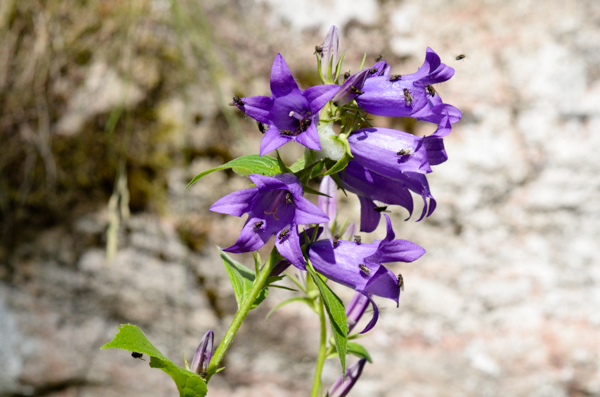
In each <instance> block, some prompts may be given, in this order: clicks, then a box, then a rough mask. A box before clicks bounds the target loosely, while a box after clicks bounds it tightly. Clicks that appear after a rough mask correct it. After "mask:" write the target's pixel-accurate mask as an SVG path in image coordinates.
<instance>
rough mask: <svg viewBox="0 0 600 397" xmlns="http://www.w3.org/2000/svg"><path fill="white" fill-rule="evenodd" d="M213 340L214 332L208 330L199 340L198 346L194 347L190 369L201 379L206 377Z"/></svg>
mask: <svg viewBox="0 0 600 397" xmlns="http://www.w3.org/2000/svg"><path fill="white" fill-rule="evenodd" d="M213 340H214V333H213V332H212V331H208V332H207V333H206V334H204V336H203V337H202V339H201V340H200V344H199V345H198V348H197V349H196V353H194V358H192V364H191V365H190V371H192V372H195V373H197V374H198V375H200V376H201V377H202V378H203V379H204V378H206V375H207V371H208V364H209V363H210V359H211V358H212V354H213Z"/></svg>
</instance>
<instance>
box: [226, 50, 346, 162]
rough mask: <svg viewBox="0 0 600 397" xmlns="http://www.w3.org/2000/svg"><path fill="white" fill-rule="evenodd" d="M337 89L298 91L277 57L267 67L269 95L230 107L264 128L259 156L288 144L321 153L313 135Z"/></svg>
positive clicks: (328, 86)
mask: <svg viewBox="0 0 600 397" xmlns="http://www.w3.org/2000/svg"><path fill="white" fill-rule="evenodd" d="M338 88H339V87H338V86H337V85H334V84H330V85H327V84H326V85H318V86H314V87H310V88H308V89H306V90H304V91H302V90H300V88H298V84H297V83H296V81H295V80H294V77H293V76H292V73H291V72H290V69H289V67H288V65H287V64H286V62H285V60H284V59H283V57H282V56H281V54H277V56H276V57H275V61H274V62H273V67H272V68H271V92H272V95H271V96H270V97H268V96H253V97H247V98H241V99H237V100H234V103H233V104H234V105H235V106H237V107H238V108H239V109H240V110H241V111H242V112H244V113H246V114H247V115H248V116H250V117H252V118H253V119H255V120H257V121H259V122H261V123H264V124H266V125H268V130H267V131H266V133H265V136H264V137H263V139H262V141H261V144H260V155H261V156H263V155H265V154H267V153H268V152H270V151H272V150H275V149H277V148H279V147H281V146H283V145H285V144H286V143H288V142H290V141H295V142H298V143H300V144H302V145H304V146H306V147H307V148H309V149H314V150H321V144H320V142H319V134H318V133H317V124H318V123H319V111H320V110H321V108H323V106H325V104H326V103H327V102H328V101H329V100H330V99H331V98H332V97H333V96H334V95H335V93H336V91H337V90H338Z"/></svg>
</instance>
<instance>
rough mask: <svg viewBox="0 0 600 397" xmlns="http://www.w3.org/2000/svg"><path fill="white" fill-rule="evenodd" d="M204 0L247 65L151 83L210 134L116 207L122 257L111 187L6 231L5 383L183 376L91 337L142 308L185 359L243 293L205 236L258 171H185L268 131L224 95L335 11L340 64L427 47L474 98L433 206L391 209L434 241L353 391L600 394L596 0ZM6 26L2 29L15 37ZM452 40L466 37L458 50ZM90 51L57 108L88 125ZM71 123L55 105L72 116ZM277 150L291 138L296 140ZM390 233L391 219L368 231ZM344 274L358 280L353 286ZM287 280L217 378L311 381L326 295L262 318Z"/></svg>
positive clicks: (403, 228) (8, 387)
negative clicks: (30, 233) (96, 201)
mask: <svg viewBox="0 0 600 397" xmlns="http://www.w3.org/2000/svg"><path fill="white" fill-rule="evenodd" d="M205 3H206V4H205V7H206V10H207V13H208V15H211V16H215V15H219V19H218V20H217V19H213V22H214V23H215V24H218V26H219V28H218V31H217V30H215V32H214V34H215V35H217V36H218V38H219V40H222V41H224V42H228V43H229V44H230V45H231V49H225V48H220V49H219V51H222V53H219V54H220V55H222V56H223V57H226V58H227V57H228V58H227V59H228V62H229V63H228V64H227V67H231V68H236V67H240V65H243V68H240V70H243V72H240V75H239V76H233V77H231V78H230V79H224V80H222V81H221V83H220V90H221V92H220V93H219V92H215V91H214V90H213V88H214V87H213V86H211V83H210V78H209V77H206V76H205V75H202V77H200V78H198V80H195V81H193V82H192V83H191V84H190V85H189V88H188V90H187V92H183V93H182V92H172V93H171V94H170V97H167V98H161V104H162V105H161V106H162V107H161V111H160V112H159V114H160V118H161V120H163V124H165V125H169V126H171V127H172V128H174V129H177V131H180V133H178V134H179V135H176V137H175V138H174V142H175V143H173V144H174V145H175V146H177V147H185V148H188V147H191V148H192V150H195V151H197V152H199V153H201V155H199V156H197V157H195V158H194V159H193V161H192V162H191V163H190V164H189V165H180V166H177V167H173V168H172V169H170V170H169V174H168V202H167V203H166V206H165V212H164V213H163V214H162V215H160V216H159V215H157V214H156V212H149V211H148V212H140V213H136V214H134V215H132V216H131V218H130V219H129V220H124V221H123V223H122V227H121V230H120V234H119V246H118V251H117V254H116V256H115V258H114V261H113V262H112V263H111V264H107V263H106V262H107V261H106V250H105V243H106V240H105V232H106V228H107V226H108V219H109V215H108V214H107V213H106V211H105V210H103V209H101V208H94V209H93V210H90V211H88V212H87V213H84V214H81V215H77V216H76V219H74V220H69V222H65V224H61V223H59V224H58V225H55V226H52V227H47V228H43V229H40V230H39V233H37V234H36V235H35V236H34V237H32V238H30V239H29V240H27V241H21V242H19V245H18V246H17V247H10V255H7V254H5V253H6V252H9V249H8V247H5V248H3V249H2V250H0V254H2V255H4V256H2V255H0V259H1V258H4V259H3V260H5V263H6V266H4V268H2V267H1V266H0V319H1V320H0V368H1V370H0V395H7V396H22V395H49V396H56V397H59V396H61V397H62V396H73V395H81V396H90V397H93V396H121V395H131V394H135V395H141V394H145V395H152V396H155V395H157V396H158V395H164V396H172V395H175V393H176V391H175V388H174V386H173V385H172V384H171V381H170V379H169V378H168V377H167V376H166V375H164V374H162V373H158V374H157V373H156V372H157V371H155V370H151V369H149V368H148V367H147V365H146V364H145V363H143V362H141V361H139V360H133V359H132V358H131V357H130V356H129V354H128V353H127V352H123V351H116V350H115V351H112V350H111V351H102V352H100V351H99V350H98V349H99V347H100V346H101V345H102V344H104V343H106V342H107V341H109V340H110V338H111V337H112V335H113V334H114V333H115V332H116V329H115V326H117V325H119V324H121V323H133V324H136V325H139V326H140V327H142V329H143V330H144V331H145V332H146V334H147V335H148V336H149V337H150V339H151V340H152V341H153V342H154V343H155V345H156V346H157V347H158V348H159V349H161V350H162V351H163V353H165V354H166V355H168V356H169V357H172V358H173V359H174V360H175V361H177V359H178V358H179V357H181V353H182V352H185V353H186V356H187V357H188V359H189V357H190V356H191V354H192V353H193V351H194V349H195V347H196V344H197V343H198V341H199V339H200V338H201V336H202V335H203V333H204V332H205V331H206V330H208V329H213V330H214V331H215V335H216V339H217V340H218V339H219V338H220V336H222V335H223V333H224V332H225V329H226V327H227V325H228V324H229V321H230V320H231V318H232V316H233V313H234V312H235V309H236V306H235V299H234V297H233V294H232V291H231V287H230V286H229V282H228V280H227V278H226V274H225V271H224V269H223V266H222V265H221V261H220V258H219V256H218V253H217V252H216V250H215V249H214V245H217V244H218V245H220V246H227V245H229V244H232V243H233V242H234V241H235V239H236V237H237V234H238V233H239V230H240V229H241V226H242V222H243V221H242V220H241V219H238V218H235V217H226V216H221V215H219V214H213V213H208V212H207V208H208V206H209V205H210V204H211V203H212V202H214V201H215V200H216V199H217V198H219V197H221V196H223V195H224V194H227V193H229V192H231V191H233V190H236V189H240V188H244V187H246V186H247V183H246V181H245V180H244V179H242V178H239V177H230V176H229V174H226V173H223V172H221V173H214V174H211V175H209V176H207V177H205V178H204V179H203V180H202V181H201V182H200V183H197V184H196V185H195V186H194V187H192V188H191V189H189V190H187V191H185V185H186V184H187V182H188V181H189V180H190V179H191V177H193V176H194V175H195V174H197V173H199V172H201V171H203V170H205V169H207V168H210V167H214V166H216V165H219V164H221V163H222V160H223V159H224V157H223V156H221V157H220V155H217V156H215V155H214V153H220V154H223V153H225V150H224V149H223V147H226V148H227V150H230V154H232V155H240V154H245V153H247V152H248V151H252V152H257V151H258V147H259V142H260V137H261V136H260V133H259V132H258V131H257V130H256V128H255V126H254V125H252V123H251V122H250V121H248V120H244V119H241V118H240V119H238V121H237V122H238V123H240V124H241V129H242V130H244V133H243V135H241V136H239V135H235V134H234V133H231V132H220V131H221V130H215V127H214V125H215V124H214V123H213V122H212V121H211V120H213V119H214V118H218V117H223V116H222V115H219V114H220V113H219V112H220V110H219V109H220V108H219V106H218V105H217V104H216V103H217V101H218V100H219V98H223V97H227V98H229V97H231V96H232V95H235V94H236V93H239V94H244V95H264V94H267V93H268V76H269V68H270V65H271V62H272V59H273V57H274V55H275V54H276V53H277V52H281V53H282V54H283V55H284V56H285V58H286V60H287V61H288V63H289V65H290V67H291V69H292V71H293V72H294V73H297V72H298V73H300V74H306V73H312V72H313V70H314V59H313V56H312V52H313V48H314V45H315V44H318V43H320V42H321V40H322V36H323V34H324V32H326V30H327V29H328V27H329V26H330V25H331V24H332V23H338V24H339V25H338V26H339V27H340V29H341V32H342V36H341V46H342V51H343V52H345V53H346V67H347V68H349V69H353V70H356V68H357V67H358V65H359V64H360V60H361V59H362V56H363V53H364V52H367V53H368V57H370V58H371V59H372V58H374V57H375V56H377V55H378V54H380V53H381V54H383V55H384V56H385V58H386V59H387V60H388V62H390V63H392V64H393V65H394V66H393V69H392V72H393V73H394V72H397V73H409V72H411V71H413V70H414V69H415V68H416V67H418V66H420V64H421V62H422V59H423V56H424V53H425V49H426V48H427V47H428V46H429V47H432V48H433V49H434V50H435V51H437V52H438V54H440V56H441V57H442V59H443V60H444V61H445V62H446V63H448V64H450V65H451V66H453V67H454V68H455V69H456V75H455V77H454V78H453V79H452V80H451V81H449V82H447V83H444V84H442V85H440V86H439V87H437V88H436V89H437V90H438V92H439V93H440V94H441V95H442V97H443V98H444V100H445V101H447V102H449V103H452V104H454V105H456V106H458V107H459V108H460V109H461V110H462V111H463V114H464V117H463V120H462V121H461V122H460V123H459V124H457V125H456V127H455V129H454V131H453V132H452V134H451V135H450V136H449V137H448V138H447V139H446V148H447V152H448V154H449V156H450V159H449V161H448V162H447V163H445V164H443V165H440V166H438V167H436V168H435V170H434V172H433V174H432V175H431V177H430V184H431V186H432V190H433V194H434V196H435V197H436V198H437V199H438V209H437V210H436V211H435V213H434V214H433V215H432V216H431V217H430V218H428V219H426V220H424V221H422V222H420V223H414V222H413V221H412V220H410V221H408V222H403V221H402V220H403V219H404V218H405V217H406V213H405V212H403V211H402V210H399V209H392V214H391V216H392V219H393V221H394V225H395V228H396V232H397V236H398V237H401V238H405V239H408V240H411V241H414V242H416V243H418V244H420V245H422V246H423V247H425V248H426V250H427V254H426V255H425V256H424V257H423V258H422V259H421V260H419V261H418V262H416V263H413V264H396V265H391V268H392V269H393V270H394V271H395V272H402V274H403V276H404V279H405V284H406V291H405V292H404V293H403V294H402V297H401V299H400V308H396V307H395V306H394V305H393V304H392V303H391V302H381V308H382V310H383V314H382V318H381V319H380V322H379V324H378V325H377V327H376V328H375V329H374V330H373V331H372V332H370V333H369V334H368V335H367V336H366V337H365V338H363V339H362V340H361V343H363V344H364V345H365V346H366V347H367V349H368V350H369V351H370V353H371V355H372V356H373V359H374V363H373V364H370V365H368V366H367V367H366V368H365V371H364V372H363V375H362V378H361V381H360V382H359V383H358V384H357V385H356V387H355V389H354V390H353V392H352V393H351V395H353V396H370V397H372V396H398V395H402V396H458V395H460V396H540V397H542V396H544V397H546V396H557V397H558V396H600V265H599V261H600V251H599V250H598V239H599V236H600V205H599V204H598V203H600V163H599V162H598V155H597V148H598V147H600V7H599V6H598V4H597V2H596V1H594V0H578V1H571V2H566V1H560V0H549V1H546V2H544V5H543V7H540V4H539V3H537V2H533V1H516V0H509V1H485V2H484V1H477V2H472V1H454V2H442V1H439V0H421V1H417V0H405V1H379V2H375V1H355V2H352V4H351V5H349V4H348V3H346V2H337V1H330V2H327V1H320V2H317V1H311V2H307V3H306V5H303V6H302V7H299V8H298V9H297V10H295V9H294V10H293V9H292V8H291V7H290V6H289V3H288V2H283V1H276V0H264V1H260V2H257V3H253V2H241V3H243V4H241V3H240V2H231V4H228V5H227V7H226V6H225V5H221V4H219V2H216V1H208V2H205ZM234 3H235V4H234ZM229 6H231V7H229ZM165 7H168V4H167V5H166V6H165V4H163V3H162V2H160V1H154V2H152V8H151V10H152V13H154V14H155V15H165V13H166V12H167V11H166V10H168V8H165ZM290 10H292V11H290ZM240 15H243V16H244V18H241V17H240ZM215 18H216V17H215ZM240 21H242V22H240ZM215 26H217V25H215ZM106 29H108V28H106ZM7 37H8V38H7V39H6V40H5V41H4V42H3V47H2V48H9V47H10V46H12V45H14V43H13V44H11V43H12V42H9V39H10V37H9V36H7ZM1 40H2V39H0V41H1ZM2 48H0V49H2ZM228 51H231V52H234V53H235V56H234V55H231V54H230V53H229V52H228ZM461 53H462V54H466V55H467V57H466V59H465V60H463V61H460V62H459V61H455V60H454V57H455V56H456V55H458V54H461ZM186 56H188V57H190V58H193V55H191V53H186ZM167 58H168V57H167ZM140 59H142V58H140ZM103 65H106V64H103ZM137 65H138V67H137V69H136V70H138V69H139V71H138V72H137V73H138V74H139V75H138V76H137V77H135V81H136V84H137V86H139V87H140V88H139V89H138V88H136V89H135V90H133V91H132V92H130V93H129V94H128V95H131V97H128V98H129V100H128V104H127V105H128V106H134V105H135V103H137V102H138V101H140V100H143V98H142V97H144V96H145V95H151V94H148V93H151V92H152V88H153V85H154V84H155V77H153V76H154V74H155V73H156V72H155V68H156V67H155V66H154V65H148V64H145V63H144V62H139V63H137ZM306 65H309V66H306ZM94 67H96V68H97V67H99V66H90V68H89V69H88V73H87V74H85V73H84V74H83V75H82V76H88V77H87V78H85V77H83V82H82V83H81V84H80V85H79V89H77V90H74V91H73V92H72V95H73V96H72V98H71V100H70V101H68V102H67V103H68V104H69V105H68V106H67V108H66V110H65V111H64V113H63V114H62V118H58V119H57V120H59V121H57V122H58V123H59V124H60V123H63V124H65V125H66V123H67V122H66V121H64V120H69V117H74V116H72V115H71V114H72V113H70V112H71V111H72V109H84V110H85V111H81V112H78V113H76V114H77V116H76V117H77V122H78V123H80V124H77V125H81V123H82V122H83V121H86V120H82V119H81V118H84V119H85V118H87V117H92V116H93V115H94V114H95V113H97V112H102V111H105V110H106V109H108V107H110V106H112V105H114V103H112V102H111V103H108V104H106V103H104V102H103V103H104V104H103V103H98V104H95V106H92V107H87V108H86V107H81V103H78V101H86V100H90V99H89V98H87V99H85V98H84V99H77V98H83V97H85V96H89V95H90V92H89V91H90V90H89V89H88V88H89V87H91V86H90V85H89V84H91V83H90V81H92V80H90V79H92V78H99V77H93V76H95V75H94V74H93V71H94V70H95V69H94ZM103 67H109V69H108V71H105V74H104V76H108V77H106V78H109V79H113V80H114V81H117V77H115V76H121V77H119V78H118V81H119V84H118V85H117V86H116V87H113V88H114V89H115V90H123V89H125V86H124V84H125V83H124V82H123V81H122V76H123V75H122V74H121V73H116V72H115V71H113V70H112V69H111V66H110V65H109V66H103ZM144 67H146V68H147V69H144ZM103 70H104V69H103ZM98 76H99V74H98ZM111 76H112V77H111ZM0 77H2V74H1V73H0ZM237 77H239V78H240V79H241V80H244V83H242V82H240V81H237V80H236V78H237ZM113 80H111V81H113ZM94 81H95V80H94ZM92 82H93V81H92ZM0 83H1V81H0ZM101 85H102V84H100V86H98V85H96V86H94V87H96V88H98V89H102V92H103V94H102V95H103V98H105V99H106V98H108V99H106V100H107V101H108V100H111V101H113V102H114V98H117V97H119V95H120V94H119V93H118V92H116V91H114V92H111V91H110V90H107V87H105V86H101ZM86 87H87V88H86ZM109 102H110V101H109ZM103 106H105V107H103ZM194 117H195V120H194ZM376 122H381V123H391V121H389V120H384V119H377V120H376ZM61 125H62V124H61ZM72 125H74V124H69V126H71V129H69V128H67V127H64V126H63V127H64V128H65V131H69V133H72V134H76V133H77V128H76V126H75V127H72ZM61 128H62V127H61ZM430 132H432V130H431V126H430V125H425V124H423V125H421V124H418V125H417V133H418V134H428V133H430ZM234 137H235V138H236V139H237V140H235V141H234ZM186 145H187V146H186ZM206 148H210V150H211V151H212V152H210V153H209V151H208V149H206ZM203 150H204V151H203ZM283 152H284V154H287V155H288V156H290V158H291V155H292V154H297V153H299V152H300V148H298V147H293V148H286V149H285V150H284V151H283ZM416 201H417V202H418V201H419V200H416ZM340 202H341V204H340V212H341V213H343V214H348V215H350V216H352V220H355V221H357V220H358V208H359V207H358V200H356V199H355V198H353V197H350V198H341V199H340ZM416 211H417V212H418V211H419V209H418V208H417V209H416ZM382 233H383V230H382V228H381V227H380V228H379V229H378V230H377V232H376V233H375V234H374V236H373V238H380V237H381V235H382ZM371 238H372V237H371V236H365V235H363V241H370V239H371ZM240 260H241V261H244V262H245V263H248V264H249V263H250V262H249V261H250V258H247V257H246V258H241V257H240ZM335 289H336V291H337V292H339V293H340V295H341V296H342V297H343V298H344V299H345V300H346V301H347V300H349V299H350V297H351V291H347V290H344V289H343V288H337V287H336V288H335ZM291 296H293V294H292V293H291V292H288V291H280V290H273V291H271V293H270V295H269V297H268V299H267V300H266V302H265V303H264V304H263V305H262V306H260V307H259V308H258V309H257V310H255V311H253V312H251V314H250V316H249V318H248V320H247V321H246V322H245V323H244V325H243V327H242V329H241V330H240V333H239V335H238V337H237V339H236V342H235V343H234V345H233V347H232V349H231V350H230V354H229V355H228V357H227V361H226V363H225V365H226V367H227V369H226V370H225V371H224V372H223V373H222V374H219V375H218V376H215V377H214V378H213V380H212V381H211V385H210V391H209V396H213V397H220V396H231V395H235V396H241V397H243V396H256V395H260V396H281V395H286V396H287V395H289V396H305V395H308V394H309V391H310V384H311V382H312V368H313V365H314V360H315V357H316V352H317V339H318V325H317V324H316V317H315V316H314V315H313V313H312V312H311V311H310V310H309V309H308V308H306V307H303V306H301V305H289V306H286V307H284V308H283V309H281V310H279V311H278V312H276V313H275V314H274V315H273V316H272V317H271V318H270V321H269V322H268V323H265V322H264V320H263V319H264V316H265V315H266V313H267V311H268V310H269V309H270V308H272V307H274V306H275V305H276V304H277V303H279V302H281V301H283V300H284V299H287V298H288V297H291ZM181 361H182V360H180V361H179V362H180V363H181ZM338 375H339V367H338V366H337V364H336V363H335V362H333V361H331V362H328V363H327V365H326V368H325V371H324V381H325V384H326V385H327V384H330V383H332V382H333V381H334V380H335V379H336V378H337V376H338Z"/></svg>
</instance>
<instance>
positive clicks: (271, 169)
mask: <svg viewBox="0 0 600 397" xmlns="http://www.w3.org/2000/svg"><path fill="white" fill-rule="evenodd" d="M228 168H232V169H233V171H234V172H235V173H236V174H238V175H241V176H247V175H250V174H260V175H266V176H273V175H275V174H280V173H281V169H280V168H279V165H278V164H277V160H276V159H274V158H273V157H270V156H262V157H261V156H259V155H258V154H250V155H248V156H242V157H238V158H237V159H233V160H231V161H229V162H227V163H225V164H223V165H220V166H218V167H215V168H211V169H210V170H206V171H204V172H201V173H199V174H198V175H196V176H195V177H194V179H192V180H191V182H190V183H188V185H187V187H186V189H187V188H189V187H190V186H192V185H193V184H194V183H196V182H197V181H198V180H199V179H200V178H202V177H203V176H205V175H208V174H210V173H211V172H215V171H219V170H225V169H228Z"/></svg>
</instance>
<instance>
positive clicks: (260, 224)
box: [254, 221, 264, 230]
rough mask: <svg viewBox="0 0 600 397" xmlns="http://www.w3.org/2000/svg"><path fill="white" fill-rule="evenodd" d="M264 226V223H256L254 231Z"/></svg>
mask: <svg viewBox="0 0 600 397" xmlns="http://www.w3.org/2000/svg"><path fill="white" fill-rule="evenodd" d="M263 224H264V222H263V221H259V222H254V230H256V229H259V228H260V227H261V226H262V225H263Z"/></svg>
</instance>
